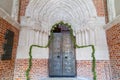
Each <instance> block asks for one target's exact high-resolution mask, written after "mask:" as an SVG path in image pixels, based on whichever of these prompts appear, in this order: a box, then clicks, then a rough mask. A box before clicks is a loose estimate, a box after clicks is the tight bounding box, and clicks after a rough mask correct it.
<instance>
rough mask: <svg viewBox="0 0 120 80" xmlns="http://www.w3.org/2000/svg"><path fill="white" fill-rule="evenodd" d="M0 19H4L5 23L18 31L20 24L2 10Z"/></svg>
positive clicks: (0, 10) (0, 9)
mask: <svg viewBox="0 0 120 80" xmlns="http://www.w3.org/2000/svg"><path fill="white" fill-rule="evenodd" d="M0 17H1V18H3V19H5V20H6V21H7V22H9V23H10V24H11V25H13V26H14V27H16V28H17V29H20V24H19V23H18V22H16V21H15V20H13V19H12V17H11V16H10V15H9V14H8V13H7V12H6V11H5V10H3V9H2V8H0Z"/></svg>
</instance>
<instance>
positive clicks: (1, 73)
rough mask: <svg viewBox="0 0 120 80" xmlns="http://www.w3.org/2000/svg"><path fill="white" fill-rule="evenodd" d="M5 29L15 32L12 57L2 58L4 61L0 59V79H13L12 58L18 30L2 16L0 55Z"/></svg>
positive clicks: (0, 22) (13, 57) (14, 54)
mask: <svg viewBox="0 0 120 80" xmlns="http://www.w3.org/2000/svg"><path fill="white" fill-rule="evenodd" d="M7 29H9V30H11V31H13V32H14V33H15V36H14V43H13V50H12V59H11V60H4V61H2V60H1V59H0V80H13V73H14V60H15V56H16V49H17V44H18V37H19V30H18V29H16V28H15V27H14V26H12V25H11V24H9V23H8V22H7V21H5V20H4V19H3V18H0V55H1V54H3V48H2V45H3V43H4V42H5V39H4V34H5V32H6V30H7Z"/></svg>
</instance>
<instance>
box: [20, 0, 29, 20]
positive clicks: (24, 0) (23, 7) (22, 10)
mask: <svg viewBox="0 0 120 80" xmlns="http://www.w3.org/2000/svg"><path fill="white" fill-rule="evenodd" d="M28 3H29V0H20V7H19V19H18V21H20V16H25V11H26V7H27V5H28Z"/></svg>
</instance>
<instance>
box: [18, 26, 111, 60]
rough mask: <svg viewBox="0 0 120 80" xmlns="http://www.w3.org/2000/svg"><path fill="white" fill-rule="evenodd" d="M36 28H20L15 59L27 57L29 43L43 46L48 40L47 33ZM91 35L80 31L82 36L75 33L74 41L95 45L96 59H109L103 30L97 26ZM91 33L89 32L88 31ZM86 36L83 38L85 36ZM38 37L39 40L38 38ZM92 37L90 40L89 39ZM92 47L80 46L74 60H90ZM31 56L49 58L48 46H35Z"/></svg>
mask: <svg viewBox="0 0 120 80" xmlns="http://www.w3.org/2000/svg"><path fill="white" fill-rule="evenodd" d="M31 31H32V32H31ZM37 32H39V31H36V30H33V29H31V28H29V29H28V28H22V29H21V32H20V39H19V46H18V49H17V59H23V58H29V48H30V45H32V44H36V45H42V46H45V45H46V44H47V42H48V35H49V34H44V33H42V32H41V31H40V33H41V34H37ZM93 32H94V33H93V34H95V35H92V36H89V33H87V34H85V33H82V34H83V36H84V38H81V36H80V35H81V33H76V34H75V35H76V42H77V44H78V45H81V46H82V45H90V44H94V45H95V56H96V59H97V60H109V53H108V47H107V42H106V36H105V31H104V29H103V28H97V29H95V31H94V30H93ZM90 34H91V33H90ZM86 36H88V38H86V39H85V37H86ZM38 38H39V39H40V40H38ZM80 38H81V40H84V44H83V43H81V44H80V42H81V41H80ZM91 39H92V40H91ZM91 53H92V48H91V47H88V48H80V49H78V48H77V49H76V60H92V57H91ZM32 55H33V58H39V59H48V58H49V48H37V47H34V48H33V49H32Z"/></svg>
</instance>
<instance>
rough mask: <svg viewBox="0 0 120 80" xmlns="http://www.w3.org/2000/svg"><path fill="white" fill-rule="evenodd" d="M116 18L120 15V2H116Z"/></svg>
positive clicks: (118, 0) (116, 0) (117, 0)
mask: <svg viewBox="0 0 120 80" xmlns="http://www.w3.org/2000/svg"><path fill="white" fill-rule="evenodd" d="M114 1H115V2H114V3H115V11H116V16H118V15H120V0H114Z"/></svg>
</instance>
